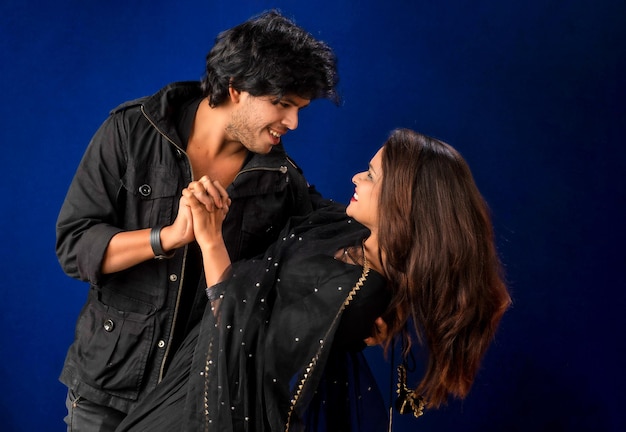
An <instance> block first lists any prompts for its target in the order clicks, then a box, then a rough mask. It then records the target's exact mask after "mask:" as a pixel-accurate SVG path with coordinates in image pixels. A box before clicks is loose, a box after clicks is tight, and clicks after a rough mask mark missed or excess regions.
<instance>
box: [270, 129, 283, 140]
mask: <svg viewBox="0 0 626 432" xmlns="http://www.w3.org/2000/svg"><path fill="white" fill-rule="evenodd" d="M268 130H269V131H270V135H272V136H273V137H276V138H280V136H281V135H280V134H279V133H278V132H276V131H273V130H272V129H268Z"/></svg>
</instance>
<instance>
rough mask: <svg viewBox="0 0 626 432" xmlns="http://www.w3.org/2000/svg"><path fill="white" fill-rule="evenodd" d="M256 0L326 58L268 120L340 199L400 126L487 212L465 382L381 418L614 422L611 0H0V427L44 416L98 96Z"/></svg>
mask: <svg viewBox="0 0 626 432" xmlns="http://www.w3.org/2000/svg"><path fill="white" fill-rule="evenodd" d="M272 7H278V8H280V9H281V10H282V11H283V12H284V13H285V14H286V15H288V16H291V17H292V18H294V19H295V20H296V22H297V23H299V24H300V25H302V26H303V27H305V28H306V29H308V30H309V31H310V32H312V33H313V34H314V35H316V36H317V37H319V38H321V39H323V40H325V41H327V42H328V43H329V44H330V45H331V46H333V47H334V48H335V50H336V52H337V54H338V56H339V59H340V73H341V91H342V94H343V97H344V104H343V105H342V106H341V107H335V106H333V105H332V104H331V103H329V102H327V101H321V102H316V103H314V104H313V105H312V106H311V107H310V108H309V109H307V110H306V111H305V112H303V113H302V117H301V123H300V127H299V128H298V130H297V131H296V132H294V133H290V134H289V135H288V136H287V137H286V138H285V142H286V145H287V148H288V150H289V151H290V153H291V155H292V156H293V157H294V158H295V159H296V161H298V162H299V163H300V164H301V165H302V167H303V168H304V170H305V173H306V175H307V177H308V179H309V181H310V182H311V183H314V184H316V185H317V187H318V188H319V189H320V190H321V191H322V192H323V193H324V195H326V196H327V197H331V198H335V199H337V200H341V201H346V202H347V200H348V199H349V197H350V195H351V194H352V185H351V183H350V178H351V176H352V174H353V173H354V172H356V171H359V170H362V169H363V168H364V167H365V166H366V164H367V162H368V160H369V158H370V157H371V156H372V155H373V154H374V153H375V151H376V150H377V149H378V147H379V146H380V145H381V144H382V142H383V141H384V140H385V138H386V136H387V134H388V133H389V132H390V131H391V129H393V128H395V127H409V128H414V129H416V130H418V131H421V132H423V133H426V134H429V135H432V136H435V137H437V138H440V139H443V140H445V141H447V142H449V143H450V144H452V145H454V146H455V147H456V148H457V149H459V150H460V151H461V152H462V154H463V155H464V156H465V157H466V159H467V160H468V162H469V163H470V166H471V167H472V169H473V172H474V175H475V178H476V181H477V182H478V184H479V186H480V188H481V190H482V192H483V193H484V195H485V197H486V199H487V200H488V202H489V203H490V206H491V208H492V211H493V217H494V223H495V227H496V233H497V241H498V246H499V249H500V251H501V255H502V259H503V261H504V262H505V264H506V270H507V277H508V281H509V283H510V288H511V291H512V294H513V297H514V301H515V303H514V306H513V308H512V309H511V310H510V311H509V313H508V314H507V315H506V316H505V319H504V321H503V323H502V327H501V329H500V331H499V333H498V335H497V339H496V341H495V344H494V345H493V346H492V348H491V349H490V351H489V353H488V355H487V358H486V359H485V362H484V367H483V368H482V370H481V372H480V375H479V376H478V379H477V381H476V383H475V386H474V388H473V389H472V392H471V393H470V396H469V398H468V399H467V400H465V401H464V402H459V401H451V403H450V404H449V405H448V406H447V407H445V408H443V409H441V410H439V411H433V412H427V413H426V415H425V416H423V417H422V418H420V419H419V420H417V421H413V420H412V419H411V418H403V419H402V420H399V419H397V418H396V429H395V430H396V431H412V430H416V431H422V432H427V431H476V432H479V431H480V432H482V431H533V432H534V431H550V432H554V431H600V432H602V431H615V432H616V431H625V430H626V416H625V414H624V411H625V407H624V405H625V402H626V399H625V396H624V388H626V378H625V373H624V366H623V362H624V360H623V359H624V356H623V354H622V352H623V350H624V341H625V337H624V330H626V325H625V324H626V320H625V318H624V315H625V314H626V310H625V309H626V295H625V293H624V291H625V289H626V284H625V277H624V269H625V267H626V259H625V258H626V254H625V253H624V243H625V241H626V235H625V229H624V218H625V216H626V215H625V211H624V204H625V202H626V196H625V195H626V194H625V191H624V189H625V188H624V186H625V181H624V170H625V168H626V151H625V150H624V146H625V144H626V139H625V138H624V137H625V136H626V110H625V109H624V99H625V97H626V86H625V81H626V78H625V76H626V2H624V1H623V0H619V1H618V0H613V1H612V0H604V1H599V0H570V1H566V0H562V1H558V0H530V1H524V2H509V1H500V0H478V1H469V0H450V1H439V2H435V1H418V0H415V1H393V0H387V1H375V0H365V1H359V2H357V1H346V0H319V1H295V0H294V1H291V2H290V1H286V0H284V1H275V2H271V1H256V2H255V1H241V2H237V1H228V2H227V1H219V2H218V1H207V0H204V1H200V0H196V1H184V0H183V1H177V2H174V1H164V0H150V1H146V0H136V1H132V0H125V1H118V0H108V1H103V2H96V1H78V0H59V1H56V2H35V1H34V0H3V1H2V2H1V3H0V54H1V59H0V78H1V79H0V95H2V100H1V102H0V122H1V123H0V125H1V127H0V143H1V145H2V147H3V150H2V152H1V158H2V159H1V160H2V166H3V169H4V170H3V173H2V179H3V181H2V182H1V183H0V194H1V195H0V196H2V198H3V208H2V211H1V212H0V222H1V225H0V227H1V231H0V235H1V238H2V247H1V248H0V257H1V259H0V266H1V268H0V274H1V275H3V276H2V278H1V279H0V304H1V306H0V307H1V308H2V309H1V313H0V389H1V391H0V430H2V431H25V432H31V431H62V430H64V425H63V423H62V418H63V416H64V413H65V407H64V400H65V388H64V387H63V386H62V385H61V384H60V383H59V382H58V381H57V376H58V374H59V372H60V370H61V366H62V363H63V359H64V356H65V352H66V349H67V347H68V346H69V344H70V343H71V341H72V336H73V329H74V324H75V320H76V317H77V314H78V312H79V309H80V307H81V306H82V304H83V302H84V299H85V295H86V292H87V286H86V285H85V284H83V283H81V282H77V281H74V280H71V279H69V278H68V277H66V276H65V275H64V274H63V273H62V271H61V269H60V267H59V265H58V263H57V260H56V257H55V254H54V240H55V232H54V226H55V220H56V216H57V213H58V210H59V208H60V206H61V203H62V201H63V198H64V195H65V192H66V189H67V186H68V185H69V182H70V180H71V178H72V176H73V174H74V170H75V168H76V166H77V164H78V162H79V159H80V158H81V156H82V153H83V151H84V149H85V147H86V145H87V143H88V141H89V139H90V138H91V135H92V134H93V133H94V132H95V130H96V128H97V127H98V126H99V125H100V123H101V122H102V121H103V120H104V119H105V118H106V116H107V113H108V111H109V110H110V109H111V108H113V107H114V106H116V105H117V104H118V103H120V102H122V101H125V100H128V99H133V98H136V97H139V96H143V95H146V94H150V93H152V92H154V91H156V90H158V89H159V88H160V87H162V86H163V85H165V84H167V83H169V82H171V81H177V80H193V79H198V78H200V76H201V75H202V72H203V66H204V56H205V54H206V52H207V51H208V49H209V48H210V47H211V45H212V43H213V39H214V37H215V35H216V34H217V33H218V32H219V31H221V30H224V29H226V28H228V27H231V26H233V25H236V24H238V23H240V22H242V21H244V20H246V19H247V18H249V17H250V16H252V15H255V14H257V13H258V12H261V11H263V10H265V9H269V8H272ZM368 355H369V356H370V357H372V358H373V361H372V363H373V365H374V367H375V369H376V371H377V376H378V377H379V378H380V381H381V385H382V386H383V389H384V392H385V394H386V393H387V391H388V384H387V382H388V381H387V378H388V374H389V368H388V366H386V365H385V363H384V362H383V361H382V360H380V358H379V357H380V353H379V352H377V351H376V350H374V351H371V352H370V353H369V354H368Z"/></svg>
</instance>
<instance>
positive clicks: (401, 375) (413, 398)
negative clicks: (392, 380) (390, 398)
mask: <svg viewBox="0 0 626 432" xmlns="http://www.w3.org/2000/svg"><path fill="white" fill-rule="evenodd" d="M396 392H397V393H398V399H396V409H397V410H398V412H399V413H400V414H406V413H409V412H412V413H413V415H414V416H415V417H416V418H417V417H419V416H421V415H422V414H424V408H425V407H426V401H425V400H424V398H423V397H422V396H421V395H419V394H417V393H416V392H415V390H411V389H410V388H408V387H407V385H406V368H405V367H404V365H400V366H398V389H397V390H396Z"/></svg>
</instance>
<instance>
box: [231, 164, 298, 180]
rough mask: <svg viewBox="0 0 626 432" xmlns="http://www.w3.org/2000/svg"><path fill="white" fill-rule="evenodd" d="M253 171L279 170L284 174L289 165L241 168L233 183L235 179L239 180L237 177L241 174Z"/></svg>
mask: <svg viewBox="0 0 626 432" xmlns="http://www.w3.org/2000/svg"><path fill="white" fill-rule="evenodd" d="M252 171H278V172H280V173H282V174H285V173H286V172H287V167H286V166H285V165H281V166H280V167H278V168H272V167H254V168H248V169H244V170H241V171H239V172H238V173H237V175H236V176H235V178H234V179H233V183H235V180H237V177H239V175H241V174H245V173H249V172H252Z"/></svg>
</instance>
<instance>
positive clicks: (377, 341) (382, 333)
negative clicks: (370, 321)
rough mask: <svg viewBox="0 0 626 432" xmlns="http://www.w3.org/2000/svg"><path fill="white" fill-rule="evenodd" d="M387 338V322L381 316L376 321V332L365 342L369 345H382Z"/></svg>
mask: <svg viewBox="0 0 626 432" xmlns="http://www.w3.org/2000/svg"><path fill="white" fill-rule="evenodd" d="M386 339H387V323H386V322H385V321H384V320H383V319H382V318H381V317H378V318H376V321H374V334H373V335H372V336H370V337H368V338H367V339H364V340H363V342H365V344H366V345H367V346H374V345H381V344H382V343H383V342H385V340H386Z"/></svg>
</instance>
